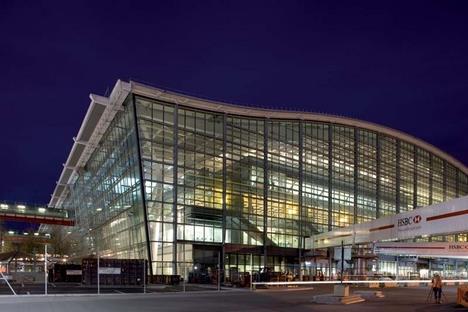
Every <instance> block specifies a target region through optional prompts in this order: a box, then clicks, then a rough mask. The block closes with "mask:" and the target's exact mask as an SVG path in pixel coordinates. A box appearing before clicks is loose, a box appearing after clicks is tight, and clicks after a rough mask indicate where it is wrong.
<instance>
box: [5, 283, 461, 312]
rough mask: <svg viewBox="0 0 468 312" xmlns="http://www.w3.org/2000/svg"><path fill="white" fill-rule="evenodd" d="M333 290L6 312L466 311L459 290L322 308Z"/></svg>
mask: <svg viewBox="0 0 468 312" xmlns="http://www.w3.org/2000/svg"><path fill="white" fill-rule="evenodd" d="M330 290H331V288H330V287H320V288H316V289H307V290H301V289H299V290H298V289H292V290H262V291H256V292H249V291H248V290H224V291H221V292H216V291H200V292H188V293H180V292H177V293H151V294H146V295H145V294H125V295H123V294H113V295H101V296H94V295H75V296H48V297H44V296H21V297H12V296H2V297H0V311H2V312H3V311H8V312H26V311H28V312H29V311H35V312H45V311H47V312H56V311H66V312H95V311H96V312H97V311H100V312H101V311H112V312H124V311H125V312H128V311H138V312H145V311H168V312H171V311H191V312H194V311H223V312H234V311H236V312H237V311H256V312H266V311H288V312H295V311H301V312H303V311H350V312H353V311H359V312H367V311H379V312H385V311H392V312H393V311H397V312H405V311H425V312H426V311H429V312H430V311H466V309H461V308H457V307H456V306H455V291H456V288H455V287H447V288H446V289H445V295H446V298H447V302H445V303H443V304H440V305H437V304H432V303H426V298H427V294H428V289H427V288H389V289H384V294H385V298H382V299H376V298H374V299H371V300H368V301H366V302H363V303H358V304H353V305H346V306H337V305H318V304H314V303H313V302H312V296H313V295H315V294H320V293H327V292H329V291H330Z"/></svg>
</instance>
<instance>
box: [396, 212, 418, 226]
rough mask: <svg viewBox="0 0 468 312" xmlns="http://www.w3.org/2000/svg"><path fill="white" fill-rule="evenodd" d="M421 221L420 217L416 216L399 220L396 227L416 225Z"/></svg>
mask: <svg viewBox="0 0 468 312" xmlns="http://www.w3.org/2000/svg"><path fill="white" fill-rule="evenodd" d="M421 220H422V217H421V216H420V215H416V216H414V217H413V216H410V217H405V218H400V219H398V227H401V226H407V225H412V224H418V223H419V222H421Z"/></svg>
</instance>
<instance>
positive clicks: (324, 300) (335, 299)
mask: <svg viewBox="0 0 468 312" xmlns="http://www.w3.org/2000/svg"><path fill="white" fill-rule="evenodd" d="M313 301H314V302H315V303H320V304H352V303H359V302H364V301H365V300H364V298H362V297H361V296H359V295H350V296H346V297H343V296H335V295H333V294H326V295H317V296H314V298H313Z"/></svg>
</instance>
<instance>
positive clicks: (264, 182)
mask: <svg viewBox="0 0 468 312" xmlns="http://www.w3.org/2000/svg"><path fill="white" fill-rule="evenodd" d="M90 98H91V104H90V107H89V109H88V112H87V114H86V116H85V119H84V121H83V123H82V125H81V128H80V130H79V132H78V135H77V136H76V138H75V142H74V145H73V147H72V150H71V152H70V155H69V157H68V159H67V161H66V163H65V164H64V168H63V171H62V173H61V175H60V179H59V181H58V183H57V186H56V188H55V190H54V193H53V195H52V199H51V201H50V203H49V206H50V207H58V208H66V209H69V210H72V211H74V213H75V215H76V224H77V227H76V232H77V233H79V235H81V237H82V242H83V246H82V250H81V253H82V254H83V255H88V254H91V253H93V252H94V253H95V252H99V254H100V255H101V256H103V257H117V258H147V259H148V260H149V261H150V262H151V264H152V265H151V266H150V269H151V270H150V274H153V275H160V274H167V275H171V274H181V272H183V270H185V268H187V267H190V268H193V267H194V266H199V267H201V268H210V267H211V268H212V267H215V266H216V264H217V263H218V261H220V262H221V266H222V267H223V268H225V269H226V270H229V269H232V268H236V270H239V271H240V272H242V271H249V270H250V269H254V270H259V269H260V268H261V267H270V268H272V270H273V271H281V270H285V268H287V267H288V266H289V265H294V264H297V263H299V262H301V260H300V259H302V258H301V257H302V255H303V254H304V251H305V250H304V241H305V238H307V237H310V236H311V235H312V234H316V233H321V232H324V231H329V230H332V229H334V228H337V227H343V226H347V225H350V224H353V223H361V222H365V221H368V220H372V219H375V218H378V217H381V216H385V215H390V214H395V213H399V212H404V211H408V210H412V209H415V208H418V207H423V206H427V205H430V204H435V203H439V202H443V201H446V200H449V199H452V198H456V197H461V196H465V195H468V177H467V175H468V169H467V168H466V167H465V166H464V165H463V164H461V163H460V162H458V161H457V160H455V159H454V158H453V157H451V156H449V155H447V154H446V153H444V152H443V151H441V150H439V149H437V148H435V147H434V146H432V145H430V144H428V143H425V142H423V141H421V140H419V139H417V138H414V137H412V136H410V135H407V134H405V133H402V132H399V131H397V130H393V129H390V128H387V127H384V126H380V125H376V124H373V123H369V122H364V121H359V120H355V119H350V118H344V117H337V116H330V115H322V114H314V113H308V112H293V111H278V110H268V109H260V108H253V107H247V106H237V105H231V104H225V103H221V102H215V101H210V100H203V99H199V98H194V97H191V96H186V95H182V94H176V93H173V92H168V91H165V90H161V89H158V88H153V87H150V86H146V85H143V84H139V83H135V82H123V81H118V82H117V83H116V85H115V87H114V89H113V91H112V92H111V94H110V95H109V96H108V97H103V96H98V95H93V94H92V95H91V96H90ZM428 239H431V240H458V241H466V240H467V236H466V234H463V233H460V234H458V235H451V236H447V237H433V238H428ZM218 254H219V255H221V256H220V259H218ZM251 254H252V255H253V256H252V265H253V267H251V266H250V255H251Z"/></svg>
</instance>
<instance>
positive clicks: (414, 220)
mask: <svg viewBox="0 0 468 312" xmlns="http://www.w3.org/2000/svg"><path fill="white" fill-rule="evenodd" d="M421 219H422V218H421V216H420V215H417V216H414V218H413V223H419V222H421Z"/></svg>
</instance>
